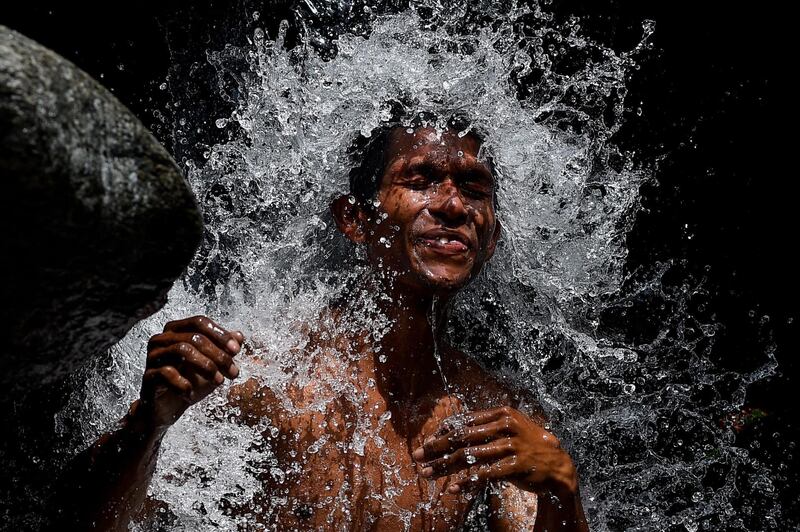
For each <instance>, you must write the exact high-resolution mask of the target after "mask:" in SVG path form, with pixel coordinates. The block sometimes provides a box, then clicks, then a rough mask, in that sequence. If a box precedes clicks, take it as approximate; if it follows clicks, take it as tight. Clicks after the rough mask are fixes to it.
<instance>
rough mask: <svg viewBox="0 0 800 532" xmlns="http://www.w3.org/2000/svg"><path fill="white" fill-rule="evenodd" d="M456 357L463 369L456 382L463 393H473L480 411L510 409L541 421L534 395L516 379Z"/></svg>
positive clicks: (471, 359)
mask: <svg viewBox="0 0 800 532" xmlns="http://www.w3.org/2000/svg"><path fill="white" fill-rule="evenodd" d="M457 353H458V356H459V357H460V360H461V363H462V364H463V368H464V371H463V372H462V373H461V374H460V379H459V380H460V381H461V384H462V386H464V388H465V389H469V390H473V393H474V394H475V395H476V396H477V397H476V400H478V401H479V402H480V403H481V406H482V407H484V408H490V407H495V406H511V407H514V408H517V409H519V410H521V411H523V412H525V413H526V414H528V415H530V416H532V417H543V414H542V409H541V406H540V403H539V401H538V399H537V398H536V394H535V393H534V392H533V391H532V390H531V389H529V388H527V387H525V386H522V385H521V380H520V378H519V376H517V375H512V374H510V373H507V372H502V371H491V370H489V369H487V368H486V367H485V366H483V365H482V364H480V363H479V362H478V361H477V360H475V359H474V358H472V357H471V356H469V355H467V354H465V353H463V352H461V351H457Z"/></svg>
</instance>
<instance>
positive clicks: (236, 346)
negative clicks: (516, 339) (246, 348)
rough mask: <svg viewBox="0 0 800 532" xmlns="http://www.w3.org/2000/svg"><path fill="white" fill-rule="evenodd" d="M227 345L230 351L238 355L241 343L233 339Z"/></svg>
mask: <svg viewBox="0 0 800 532" xmlns="http://www.w3.org/2000/svg"><path fill="white" fill-rule="evenodd" d="M226 345H227V347H228V351H231V352H233V353H238V352H239V349H240V347H239V342H237V341H236V340H234V339H233V338H231V339H230V340H228V343H227V344H226Z"/></svg>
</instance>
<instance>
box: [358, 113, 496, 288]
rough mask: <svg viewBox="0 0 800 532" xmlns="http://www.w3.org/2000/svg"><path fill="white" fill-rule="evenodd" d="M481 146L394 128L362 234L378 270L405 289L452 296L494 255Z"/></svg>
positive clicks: (450, 134)
mask: <svg viewBox="0 0 800 532" xmlns="http://www.w3.org/2000/svg"><path fill="white" fill-rule="evenodd" d="M479 147H480V144H479V141H478V139H477V138H475V137H474V136H473V135H465V136H464V137H461V138H459V136H458V135H457V133H456V132H455V131H446V132H444V133H441V134H439V135H437V133H436V131H435V130H433V129H428V128H417V129H415V130H414V132H413V133H408V132H407V130H406V129H404V128H396V129H395V130H394V131H392V133H391V134H390V137H389V142H388V146H387V149H386V152H385V154H384V160H385V162H386V170H385V172H384V175H383V179H382V181H381V183H380V187H379V190H378V198H377V199H378V200H379V201H380V205H379V206H378V207H377V209H376V211H377V212H376V213H375V215H373V216H371V218H372V220H371V221H370V222H369V223H368V227H367V228H368V231H367V234H366V235H365V238H366V244H367V246H368V249H369V256H370V259H371V261H372V263H373V265H374V266H375V267H377V268H379V269H382V270H389V271H390V272H391V274H392V275H395V276H396V280H397V282H398V284H399V285H400V286H403V287H405V288H407V289H409V288H410V289H422V290H425V291H427V292H430V291H431V289H434V290H435V291H441V290H444V291H445V292H447V291H452V290H456V289H458V288H460V287H462V286H464V285H465V284H466V283H467V282H468V281H469V280H470V279H472V278H473V277H474V276H475V275H477V274H478V272H480V269H481V267H482V266H483V264H484V263H485V262H486V261H487V260H488V259H489V258H490V257H491V256H492V254H493V253H494V248H495V244H496V242H497V237H498V234H499V229H500V227H499V224H498V223H497V221H496V219H495V211H494V178H493V176H492V173H491V171H490V169H489V168H488V167H487V165H486V164H484V163H482V162H480V161H478V159H477V155H478V148H479Z"/></svg>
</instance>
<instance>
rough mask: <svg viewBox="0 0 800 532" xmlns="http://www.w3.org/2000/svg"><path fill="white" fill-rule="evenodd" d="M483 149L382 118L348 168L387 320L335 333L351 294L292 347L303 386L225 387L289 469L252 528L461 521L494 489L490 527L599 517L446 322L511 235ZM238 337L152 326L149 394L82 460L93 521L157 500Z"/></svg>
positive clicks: (568, 525)
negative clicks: (301, 345)
mask: <svg viewBox="0 0 800 532" xmlns="http://www.w3.org/2000/svg"><path fill="white" fill-rule="evenodd" d="M480 145H481V139H480V138H479V137H478V136H477V135H476V134H474V133H471V134H467V135H463V136H459V135H458V134H457V131H456V130H455V129H448V130H445V131H443V132H441V131H440V132H437V131H436V130H434V129H432V128H429V127H424V126H422V125H419V126H417V127H414V128H408V129H407V128H405V127H399V126H396V127H392V128H387V129H386V130H384V131H383V132H382V133H380V134H379V135H377V136H375V138H374V140H373V141H372V142H371V143H370V145H369V146H368V147H367V150H366V155H365V156H364V159H363V164H362V165H361V166H360V167H359V168H356V169H355V170H354V172H353V173H352V174H351V195H350V196H344V197H341V198H338V199H337V200H336V201H334V202H333V204H332V206H331V209H332V212H333V215H334V219H335V221H336V225H337V227H338V229H339V231H341V233H342V234H343V235H344V236H345V237H346V238H347V239H348V240H350V241H351V242H353V243H355V244H356V245H359V246H363V247H364V248H365V251H366V256H367V257H368V261H369V264H370V265H371V267H372V271H373V272H375V275H373V276H372V277H371V281H369V282H370V283H371V284H370V286H369V287H368V290H369V291H372V292H374V293H376V294H380V295H381V297H377V298H376V299H375V300H376V301H378V306H379V310H380V312H381V313H382V315H383V316H385V317H386V318H387V320H388V321H387V322H386V323H388V324H389V325H388V326H387V327H386V330H385V331H383V334H382V335H380V336H379V339H378V340H374V336H371V332H372V331H369V330H359V327H349V328H345V329H341V328H339V329H337V327H336V325H337V324H339V323H341V322H342V321H347V320H348V315H352V314H348V309H347V307H348V302H347V301H344V302H342V303H340V304H339V305H338V306H337V307H336V308H331V309H329V310H328V311H327V312H326V314H325V315H324V316H323V318H321V321H326V320H327V322H328V323H330V324H331V326H330V327H326V326H321V327H317V329H316V330H317V332H316V333H315V334H312V335H311V337H310V340H309V343H308V346H307V347H306V349H305V352H304V353H298V355H297V356H298V357H305V359H306V360H308V364H309V367H310V370H309V373H310V375H311V376H312V377H313V378H312V379H311V381H310V382H309V383H307V384H304V385H297V386H290V387H289V388H287V389H286V390H284V391H283V392H282V393H281V396H280V397H279V396H278V393H277V391H275V390H270V389H269V388H267V387H265V386H263V385H262V384H260V383H259V381H258V380H256V379H250V380H248V381H247V382H245V383H242V384H238V385H235V386H232V387H231V389H230V392H229V394H228V398H229V404H230V407H231V412H234V413H235V415H236V416H237V417H238V419H239V421H240V422H242V423H248V424H251V425H252V426H254V427H259V429H260V430H263V431H264V432H265V433H267V432H269V433H270V434H272V435H273V436H269V435H265V438H266V439H268V440H269V441H270V442H271V447H272V448H273V450H274V452H275V454H276V456H277V457H278V459H279V460H280V461H281V463H282V464H291V465H292V467H287V468H286V471H287V473H286V477H285V479H283V478H282V479H280V480H276V479H275V478H272V477H270V476H269V475H266V474H265V476H264V489H263V492H262V493H260V494H258V496H257V497H255V498H254V501H253V502H252V504H251V505H248V506H247V507H241V508H236V509H235V510H234V511H235V512H237V513H238V514H239V515H245V516H247V517H248V523H252V524H253V529H259V530H262V529H264V528H257V527H256V524H257V523H258V524H260V525H261V526H263V527H267V528H269V527H273V528H274V529H278V530H318V529H322V530H342V529H349V530H404V529H405V530H454V529H458V528H459V527H461V526H464V523H465V519H466V517H467V515H468V513H469V512H470V510H471V508H472V507H473V506H474V505H477V504H481V503H482V502H485V503H486V504H485V506H486V508H487V510H486V512H487V513H488V517H487V522H488V525H489V528H490V529H492V530H531V529H534V530H550V531H555V530H581V531H584V530H588V527H587V524H586V520H585V517H584V515H583V510H582V508H581V503H580V498H579V495H578V480H577V473H576V469H575V466H574V464H573V462H572V460H571V458H570V457H569V455H568V454H567V453H566V452H565V451H564V450H563V449H562V448H561V446H560V444H559V442H558V440H557V439H556V437H555V436H553V435H552V434H551V433H549V432H548V431H547V430H546V429H545V428H544V427H543V419H542V417H541V415H540V414H538V413H537V409H536V407H535V405H534V404H533V403H532V402H531V400H530V399H529V398H527V397H526V396H525V394H524V393H521V392H517V391H514V390H512V389H510V388H508V387H507V386H505V385H504V384H502V383H500V382H498V381H497V380H495V379H494V378H492V377H491V376H489V375H488V374H487V373H486V372H485V371H484V370H483V369H482V368H480V367H479V366H478V365H477V364H475V363H474V362H473V361H471V360H470V359H469V358H467V357H466V356H465V355H464V354H463V353H461V352H459V351H458V350H456V349H453V348H451V347H449V346H446V345H442V342H441V339H440V338H439V336H440V335H438V334H436V330H437V327H439V326H442V325H443V324H444V320H445V317H446V308H447V302H448V301H449V300H451V298H452V297H453V296H454V295H455V294H456V292H457V291H458V290H459V289H460V288H462V287H464V286H465V285H466V284H467V283H469V282H470V280H472V279H473V278H474V277H475V276H476V275H478V273H479V272H480V271H481V268H482V266H483V265H484V264H485V263H486V261H488V260H489V259H490V258H491V257H492V254H493V252H494V250H495V246H496V244H497V241H498V238H499V235H500V224H499V222H498V221H497V219H496V217H495V208H496V199H495V181H494V175H493V172H492V170H491V168H490V167H489V165H487V164H486V163H485V162H483V161H481V160H479V158H478V154H479V148H480ZM351 310H352V309H351ZM343 330H344V331H349V332H342V331H343ZM329 331H334V332H335V331H338V332H335V333H334V334H328V332H329ZM243 341H244V335H243V334H242V333H241V332H238V331H232V332H231V331H226V330H225V329H223V328H222V327H221V326H219V325H217V324H216V323H214V322H213V321H212V320H210V319H209V318H206V317H202V316H199V317H194V318H188V319H185V320H179V321H175V322H170V323H167V324H166V326H165V327H164V332H163V333H161V334H158V335H155V336H153V337H152V338H151V339H150V342H149V345H148V355H147V366H146V371H145V374H144V380H143V384H142V392H141V398H140V399H139V400H138V401H136V402H135V403H134V404H133V405H132V407H131V410H130V412H129V414H128V415H127V416H126V417H125V419H123V422H122V424H121V427H120V428H119V429H118V430H117V431H116V432H114V433H112V434H109V435H106V436H104V437H103V438H101V439H100V440H99V441H98V442H97V443H96V444H95V445H94V446H93V447H92V448H91V449H89V451H88V452H87V453H86V454H85V455H84V456H83V457H82V459H83V460H84V461H83V462H80V464H82V465H80V466H78V467H74V468H73V471H81V475H76V476H73V477H72V478H80V481H78V482H76V484H75V485H76V486H78V487H79V488H80V489H79V491H80V492H81V493H84V494H86V493H88V495H83V501H84V502H83V503H82V508H83V509H84V510H85V513H84V515H83V518H85V519H87V520H88V521H91V522H92V525H91V526H92V527H93V528H95V529H119V530H122V529H125V528H126V526H127V523H128V522H129V521H130V520H131V519H132V518H134V517H135V516H136V514H142V513H143V514H147V512H148V510H147V508H149V507H151V506H152V505H151V504H145V499H146V491H147V485H148V483H149V481H150V478H151V476H152V474H153V470H154V466H155V463H156V459H157V455H158V450H159V445H160V442H161V440H162V438H163V436H164V434H165V432H166V431H167V430H168V428H169V427H170V426H171V425H172V424H173V423H174V422H175V421H176V420H177V419H178V418H179V417H180V416H181V414H182V413H183V412H184V411H185V410H186V409H187V408H188V407H189V406H191V405H192V404H194V403H197V402H199V401H201V400H202V399H203V398H204V397H206V396H207V395H208V394H210V393H211V392H212V391H213V390H214V389H215V388H217V387H218V386H219V385H220V384H222V383H223V382H224V380H225V378H228V379H236V378H237V376H238V374H239V369H238V367H237V365H236V363H235V361H234V358H235V356H236V355H237V353H239V352H240V350H241V349H242V344H243ZM287 401H288V403H289V405H290V406H287ZM523 410H526V411H527V413H523ZM268 429H277V430H273V431H269V430H268ZM276 434H277V435H276ZM85 472H88V473H85ZM86 501H97V505H96V506H94V505H92V504H88V503H87V502H86ZM142 508H144V510H142ZM473 509H474V508H473ZM144 518H146V515H145V517H144Z"/></svg>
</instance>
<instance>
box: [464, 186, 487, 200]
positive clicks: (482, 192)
mask: <svg viewBox="0 0 800 532" xmlns="http://www.w3.org/2000/svg"><path fill="white" fill-rule="evenodd" d="M463 190H464V193H465V194H466V195H467V196H470V197H472V198H478V199H482V198H486V197H488V196H489V191H488V190H487V189H486V188H485V187H482V186H480V185H474V184H470V183H467V184H465V185H464V187H463Z"/></svg>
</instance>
